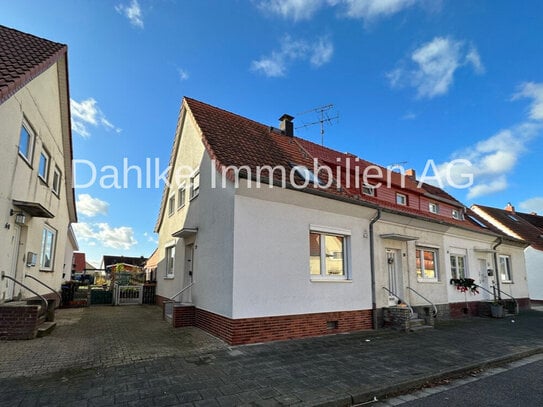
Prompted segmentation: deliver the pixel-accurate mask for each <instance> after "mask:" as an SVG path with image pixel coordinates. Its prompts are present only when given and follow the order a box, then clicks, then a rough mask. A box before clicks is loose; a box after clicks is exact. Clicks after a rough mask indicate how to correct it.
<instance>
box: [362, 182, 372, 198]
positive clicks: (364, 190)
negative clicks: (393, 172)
mask: <svg viewBox="0 0 543 407" xmlns="http://www.w3.org/2000/svg"><path fill="white" fill-rule="evenodd" d="M362 193H363V194H364V195H369V196H375V187H374V186H373V185H369V184H364V185H363V186H362Z"/></svg>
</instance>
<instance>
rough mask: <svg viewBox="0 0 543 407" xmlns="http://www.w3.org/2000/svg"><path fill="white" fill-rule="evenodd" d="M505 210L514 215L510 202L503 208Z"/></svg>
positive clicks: (513, 208)
mask: <svg viewBox="0 0 543 407" xmlns="http://www.w3.org/2000/svg"><path fill="white" fill-rule="evenodd" d="M505 210H506V211H507V212H512V213H515V207H514V206H513V205H511V202H507V206H506V207H505Z"/></svg>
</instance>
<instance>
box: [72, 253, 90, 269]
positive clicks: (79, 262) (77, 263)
mask: <svg viewBox="0 0 543 407" xmlns="http://www.w3.org/2000/svg"><path fill="white" fill-rule="evenodd" d="M86 269H87V260H86V256H85V253H80V252H77V253H74V255H73V261H72V273H85V271H86Z"/></svg>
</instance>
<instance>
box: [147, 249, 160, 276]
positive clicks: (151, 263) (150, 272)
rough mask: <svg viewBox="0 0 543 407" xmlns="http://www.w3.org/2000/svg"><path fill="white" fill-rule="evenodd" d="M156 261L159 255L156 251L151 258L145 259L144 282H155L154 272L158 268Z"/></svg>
mask: <svg viewBox="0 0 543 407" xmlns="http://www.w3.org/2000/svg"><path fill="white" fill-rule="evenodd" d="M158 260H159V253H158V249H155V250H154V251H153V253H152V254H151V256H149V258H148V259H147V262H146V263H145V267H144V270H145V281H148V282H149V281H152V282H155V281H156V270H157V267H158Z"/></svg>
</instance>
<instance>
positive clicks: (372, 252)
mask: <svg viewBox="0 0 543 407" xmlns="http://www.w3.org/2000/svg"><path fill="white" fill-rule="evenodd" d="M380 218H381V209H380V208H377V213H376V214H375V216H374V217H373V218H372V220H371V221H370V274H371V315H372V328H373V329H377V299H376V292H375V243H374V241H373V236H374V232H373V225H375V223H376V222H377V221H378V220H379V219H380Z"/></svg>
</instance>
